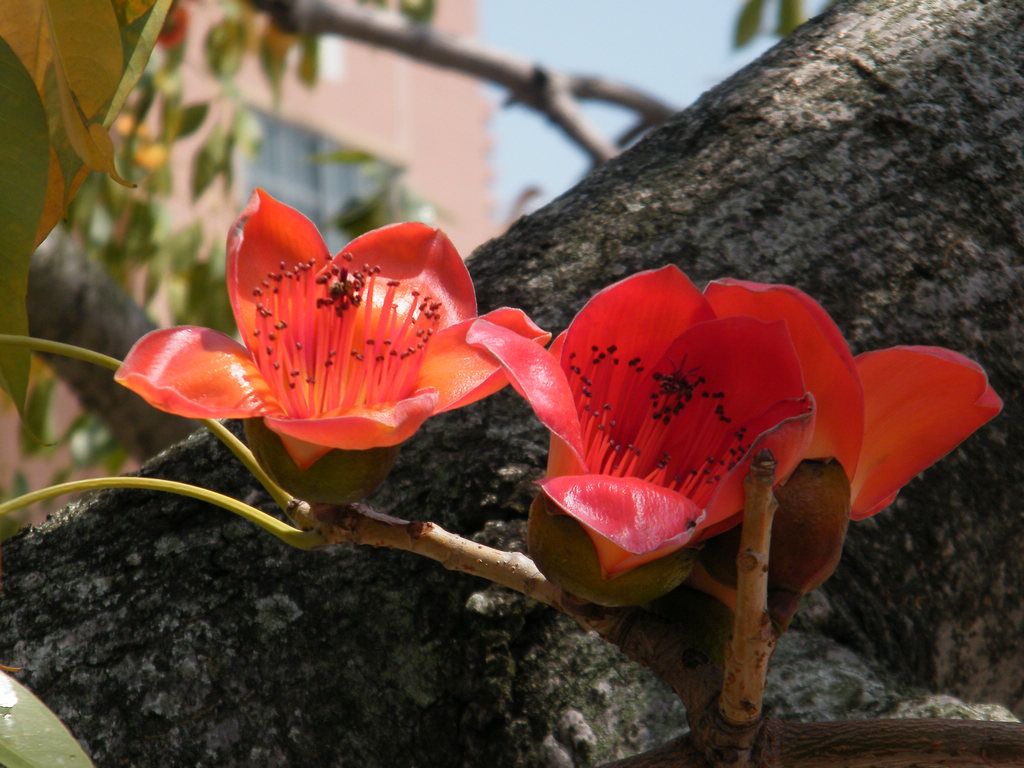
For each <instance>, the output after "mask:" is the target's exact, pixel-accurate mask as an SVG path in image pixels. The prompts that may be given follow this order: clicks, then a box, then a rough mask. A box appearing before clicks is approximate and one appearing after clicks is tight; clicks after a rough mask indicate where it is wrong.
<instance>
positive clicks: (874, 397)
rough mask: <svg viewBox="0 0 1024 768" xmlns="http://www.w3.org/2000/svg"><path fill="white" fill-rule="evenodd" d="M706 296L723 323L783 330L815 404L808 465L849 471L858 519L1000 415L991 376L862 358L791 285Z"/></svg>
mask: <svg viewBox="0 0 1024 768" xmlns="http://www.w3.org/2000/svg"><path fill="white" fill-rule="evenodd" d="M704 294H705V296H706V297H707V299H708V302H709V303H710V304H711V306H712V307H713V308H714V311H715V313H716V314H717V315H718V316H720V317H725V316H730V315H737V316H744V317H757V318H759V319H761V320H764V321H778V320H783V321H785V323H786V326H787V327H788V328H789V334H790V337H791V338H792V339H793V344H794V345H795V347H796V350H797V355H798V356H799V358H800V366H801V369H802V370H803V374H804V381H805V382H806V384H807V389H808V390H809V391H810V392H811V393H812V394H813V395H814V399H815V402H816V404H817V411H818V412H817V419H816V422H815V432H814V439H813V441H812V443H811V446H810V448H809V449H808V451H807V454H806V456H805V458H808V459H829V458H831V459H835V460H836V461H838V462H839V464H840V465H842V467H843V469H844V471H845V472H846V475H847V477H848V479H849V481H850V485H851V499H850V516H851V517H852V518H853V519H854V520H860V519H862V518H865V517H869V516H871V515H873V514H875V513H876V512H879V511H880V510H882V509H885V507H887V506H888V505H889V504H890V503H892V501H893V499H894V498H896V494H897V492H898V491H899V489H900V488H902V487H903V486H904V485H906V484H907V483H908V482H910V480H912V479H913V478H914V476H915V475H917V474H918V473H919V472H921V471H922V470H924V469H926V468H927V467H929V466H931V465H932V464H934V463H935V462H936V461H938V460H939V459H941V458H942V457H943V456H945V455H946V454H947V453H949V452H950V451H951V450H953V449H954V448H955V447H956V446H957V445H959V444H960V443H961V442H963V440H965V439H966V438H967V437H968V436H969V435H970V434H971V433H972V432H974V431H975V430H976V429H978V427H980V426H981V425H982V424H984V423H985V422H987V421H988V420H989V419H991V418H992V417H994V416H995V415H996V414H998V413H999V411H1000V410H1001V409H1002V406H1003V404H1002V400H1000V399H999V396H998V395H996V393H995V391H994V390H993V389H992V387H991V386H989V383H988V377H987V376H986V375H985V371H984V370H982V368H981V366H979V365H978V364H977V363H975V362H974V361H973V360H970V359H969V358H967V357H964V356H963V355H961V354H959V353H957V352H953V351H951V350H948V349H943V348H941V347H915V346H899V347H892V348H890V349H882V350H878V351H875V352H867V353H864V354H862V355H859V356H858V357H856V358H854V357H853V356H852V355H851V354H850V350H849V348H848V347H847V345H846V342H845V341H844V340H843V337H842V334H841V333H840V331H839V329H838V328H837V327H836V324H835V322H833V320H832V318H830V317H829V316H828V314H827V313H826V312H825V310H824V309H822V307H821V306H820V305H819V304H818V303H817V302H815V301H814V300H813V299H811V298H810V297H809V296H807V295H806V294H805V293H803V292H802V291H800V290H798V289H796V288H793V287H791V286H787V285H765V284H761V283H751V282H744V281H740V280H721V281H716V282H713V283H711V284H709V285H708V287H707V288H706V289H705V291H704Z"/></svg>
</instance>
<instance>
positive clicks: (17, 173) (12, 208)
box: [0, 39, 50, 413]
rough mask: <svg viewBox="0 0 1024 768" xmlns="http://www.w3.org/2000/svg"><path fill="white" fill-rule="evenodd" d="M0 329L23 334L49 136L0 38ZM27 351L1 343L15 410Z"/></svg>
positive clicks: (1, 372)
mask: <svg viewBox="0 0 1024 768" xmlns="http://www.w3.org/2000/svg"><path fill="white" fill-rule="evenodd" d="M0 82H2V83H3V93H2V102H0V104H2V106H0V332H2V333H11V334H20V335H25V334H27V333H28V316H27V315H26V313H25V294H26V292H27V291H28V259H29V256H30V255H31V253H32V247H33V244H34V242H35V238H36V229H37V227H38V226H39V218H40V217H41V216H42V213H43V206H44V204H45V202H46V185H47V178H48V172H49V167H50V141H49V138H48V135H47V128H46V112H45V111H44V110H43V104H42V102H41V101H40V99H39V92H38V91H37V90H36V86H35V83H34V82H33V80H32V76H31V75H30V74H29V72H28V71H27V70H26V69H25V67H24V66H23V65H22V63H21V60H20V59H19V58H18V56H17V55H15V53H14V51H13V50H12V49H11V47H10V46H9V45H8V44H7V43H6V41H4V40H3V39H0ZM29 360H30V357H29V352H28V351H27V350H15V349H11V348H9V347H0V388H2V389H3V390H4V391H5V392H6V393H7V394H8V395H10V396H11V398H13V400H14V404H15V405H16V406H17V408H18V411H19V413H20V412H22V411H23V409H24V407H25V396H26V394H27V392H28V371H29Z"/></svg>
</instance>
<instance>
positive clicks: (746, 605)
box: [719, 450, 778, 726]
mask: <svg viewBox="0 0 1024 768" xmlns="http://www.w3.org/2000/svg"><path fill="white" fill-rule="evenodd" d="M775 466H776V465H775V458H774V457H773V456H772V454H771V452H770V451H766V450H762V451H760V452H758V454H757V456H755V457H754V461H753V462H752V463H751V465H750V473H749V474H748V475H747V477H746V478H745V479H744V481H743V488H744V491H745V493H746V506H745V509H744V513H743V527H742V533H741V534H740V551H739V553H738V554H737V555H736V571H737V575H736V611H735V613H734V614H733V615H734V617H735V619H734V622H733V633H732V638H731V639H730V641H729V644H728V645H727V646H726V650H725V684H724V686H723V688H722V696H721V699H720V700H719V711H720V712H721V714H722V716H723V717H724V718H725V719H726V721H728V722H729V723H732V724H734V725H738V726H748V725H752V724H754V723H756V722H757V721H758V720H759V719H760V718H761V700H762V697H763V695H764V682H765V678H766V677H767V674H768V661H769V659H771V656H772V652H773V651H774V650H775V642H776V640H777V637H776V636H775V631H774V629H773V628H772V623H771V619H770V618H769V617H768V609H767V597H768V550H769V547H770V546H771V533H772V517H773V516H774V514H775V508H776V507H777V506H778V504H777V503H776V501H775V497H774V496H773V495H772V485H774V483H775Z"/></svg>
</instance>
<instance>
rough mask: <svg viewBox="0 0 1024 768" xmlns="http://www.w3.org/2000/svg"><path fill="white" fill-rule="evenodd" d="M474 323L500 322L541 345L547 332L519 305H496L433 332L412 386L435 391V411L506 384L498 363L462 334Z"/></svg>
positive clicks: (496, 389) (504, 326) (444, 409)
mask: <svg viewBox="0 0 1024 768" xmlns="http://www.w3.org/2000/svg"><path fill="white" fill-rule="evenodd" d="M476 323H490V324H491V325H496V326H500V327H502V328H505V329H507V330H509V331H512V332H513V333H517V334H519V335H520V336H522V337H523V338H525V339H529V340H530V341H532V342H534V343H536V344H538V345H539V346H541V347H543V346H544V345H545V344H547V342H548V339H550V338H551V334H550V333H547V332H546V331H544V330H542V329H541V328H538V327H537V326H536V325H535V324H534V322H533V321H532V320H531V319H530V318H529V317H528V316H527V315H526V313H525V312H523V311H522V310H521V309H509V308H503V309H496V310H494V311H493V312H488V313H487V314H486V315H484V316H483V317H481V318H477V319H473V320H464V321H462V322H461V323H459V324H458V325H453V326H449V327H448V328H445V329H444V330H442V331H441V332H439V333H436V334H434V336H433V338H432V339H431V340H430V344H428V345H427V353H426V355H425V356H424V359H423V364H422V365H421V366H420V370H419V374H418V376H417V383H416V388H417V389H422V388H424V387H433V388H434V389H436V390H437V392H438V401H437V411H436V412H437V413H441V412H443V411H450V410H452V409H454V408H461V407H462V406H464V405H469V404H470V403H475V402H476V401H477V400H481V399H483V398H485V397H487V396H488V395H492V394H494V393H495V392H497V391H498V390H499V389H501V388H502V387H504V386H505V385H506V384H508V378H507V377H506V376H505V371H504V369H503V368H502V367H501V364H500V363H499V362H498V361H497V360H496V359H495V358H494V356H493V355H492V354H490V353H489V352H487V351H486V350H485V349H484V348H483V347H477V346H473V345H470V344H469V343H468V342H467V341H466V334H467V332H468V331H469V329H470V328H471V327H472V326H473V325H474V324H476Z"/></svg>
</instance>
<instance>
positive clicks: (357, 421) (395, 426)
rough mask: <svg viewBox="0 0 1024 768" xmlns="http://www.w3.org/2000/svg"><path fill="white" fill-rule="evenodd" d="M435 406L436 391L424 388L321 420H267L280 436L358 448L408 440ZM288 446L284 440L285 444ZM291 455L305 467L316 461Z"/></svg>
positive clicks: (267, 418) (327, 445)
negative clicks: (395, 398) (396, 398)
mask: <svg viewBox="0 0 1024 768" xmlns="http://www.w3.org/2000/svg"><path fill="white" fill-rule="evenodd" d="M436 405H437V392H435V391H434V390H424V391H421V392H418V393H416V394H415V395H413V396H412V397H409V398H406V399H405V400H400V401H399V402H397V403H383V404H381V405H377V406H372V407H369V408H350V409H348V410H346V411H345V413H344V414H343V415H341V416H329V417H326V418H319V419H316V418H313V419H289V418H280V417H270V416H268V417H266V418H265V419H264V422H265V423H266V425H267V426H268V427H269V428H270V429H272V430H274V431H275V432H277V433H278V434H279V435H284V436H287V437H292V438H295V439H296V440H300V441H302V442H305V443H311V444H312V445H318V446H323V447H325V448H341V449H343V450H354V451H358V450H366V449H367V448H379V447H382V446H389V445H398V444H399V443H402V442H405V441H406V440H408V439H409V438H410V437H412V435H413V433H414V432H415V431H416V430H417V429H419V428H420V426H421V425H422V424H423V422H424V421H426V420H427V419H428V418H429V417H430V416H431V415H432V414H433V413H434V407H435V406H436ZM288 445H289V442H288V441H285V446H286V447H287V446H288ZM325 452H326V451H325ZM292 458H293V459H295V461H296V463H297V464H298V463H300V460H301V461H303V462H305V461H308V464H306V466H308V465H309V464H312V462H313V461H315V460H316V459H315V458H314V459H313V460H312V461H309V456H306V455H300V456H296V455H295V454H292ZM317 458H319V456H318V457H317ZM300 466H301V464H300Z"/></svg>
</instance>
